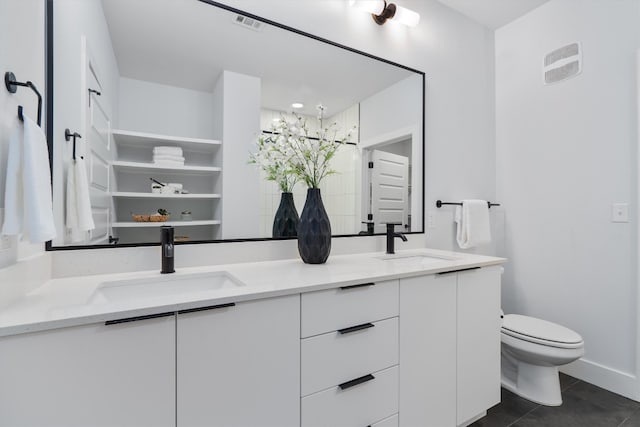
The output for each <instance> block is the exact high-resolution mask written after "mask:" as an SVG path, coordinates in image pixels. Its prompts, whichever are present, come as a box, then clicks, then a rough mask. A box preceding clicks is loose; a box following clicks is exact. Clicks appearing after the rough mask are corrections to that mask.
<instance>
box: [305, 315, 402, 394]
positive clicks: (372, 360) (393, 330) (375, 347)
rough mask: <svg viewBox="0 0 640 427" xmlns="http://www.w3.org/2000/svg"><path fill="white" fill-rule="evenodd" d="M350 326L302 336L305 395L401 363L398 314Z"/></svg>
mask: <svg viewBox="0 0 640 427" xmlns="http://www.w3.org/2000/svg"><path fill="white" fill-rule="evenodd" d="M359 328H363V329H359ZM350 329H351V330H353V329H356V330H355V331H350V330H349V329H347V330H341V331H336V332H329V333H327V334H322V335H317V336H314V337H311V338H305V339H303V340H302V343H301V370H302V372H301V373H302V378H301V380H302V385H301V394H302V396H306V395H308V394H311V393H315V392H316V391H319V390H324V389H326V388H328V387H331V386H335V385H336V384H340V383H343V382H345V381H349V380H351V379H353V378H358V377H361V376H363V375H366V374H368V373H371V372H375V371H379V370H381V369H384V368H388V367H390V366H393V365H397V364H398V318H397V317H394V318H391V319H387V320H381V321H378V322H373V323H365V324H362V325H358V326H355V327H353V328H350Z"/></svg>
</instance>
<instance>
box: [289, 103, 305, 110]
mask: <svg viewBox="0 0 640 427" xmlns="http://www.w3.org/2000/svg"><path fill="white" fill-rule="evenodd" d="M302 107H304V104H303V103H301V102H294V103H293V104H291V108H296V109H299V108H302Z"/></svg>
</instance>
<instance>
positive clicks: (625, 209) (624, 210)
mask: <svg viewBox="0 0 640 427" xmlns="http://www.w3.org/2000/svg"><path fill="white" fill-rule="evenodd" d="M611 222H629V204H628V203H614V204H613V206H612V208H611Z"/></svg>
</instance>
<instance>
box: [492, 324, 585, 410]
mask: <svg viewBox="0 0 640 427" xmlns="http://www.w3.org/2000/svg"><path fill="white" fill-rule="evenodd" d="M500 335H501V341H502V386H503V387H504V388H506V389H507V390H510V391H512V392H513V393H515V394H517V395H518V396H521V397H524V398H525V399H527V400H530V401H532V402H535V403H539V404H541V405H547V406H559V405H562V395H561V394H560V380H559V377H558V366H562V365H566V364H567V363H571V362H573V361H574V360H577V359H579V358H580V357H581V356H582V355H583V354H584V342H583V341H582V337H581V336H580V335H579V334H578V333H576V332H574V331H572V330H571V329H569V328H565V327H564V326H560V325H557V324H555V323H551V322H547V321H546V320H541V319H536V318H535V317H528V316H521V315H518V314H507V315H505V316H504V318H503V323H502V329H501V333H500Z"/></svg>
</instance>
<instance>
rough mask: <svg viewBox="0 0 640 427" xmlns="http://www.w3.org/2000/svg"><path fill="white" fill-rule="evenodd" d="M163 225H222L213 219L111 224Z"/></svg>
mask: <svg viewBox="0 0 640 427" xmlns="http://www.w3.org/2000/svg"><path fill="white" fill-rule="evenodd" d="M162 225H169V226H172V227H195V226H199V225H220V221H218V220H215V219H212V220H204V221H165V222H135V221H122V222H114V223H113V224H111V226H112V227H114V228H141V227H146V228H153V227H156V228H157V227H160V226H162Z"/></svg>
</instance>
